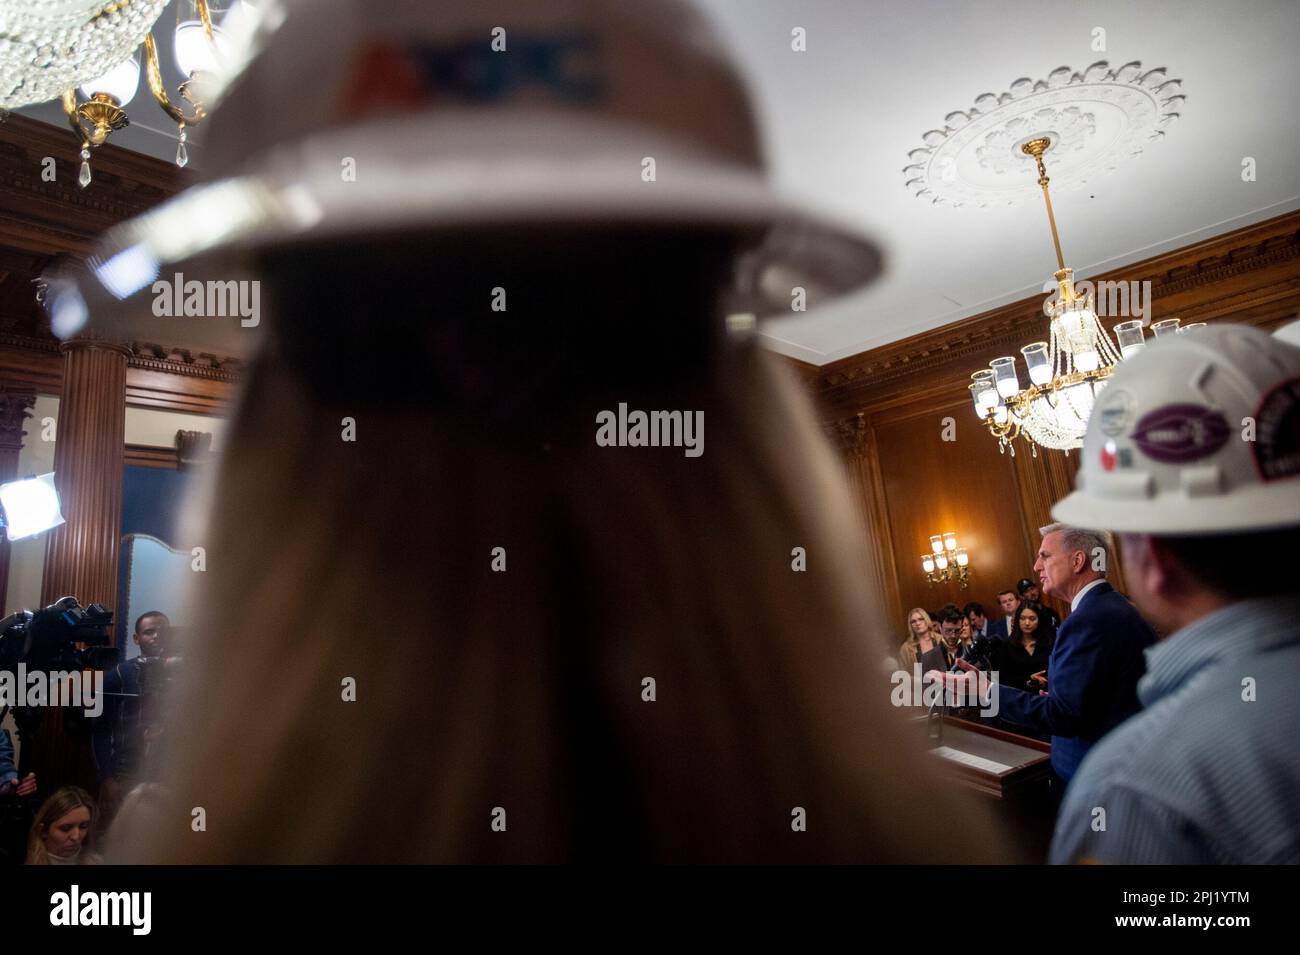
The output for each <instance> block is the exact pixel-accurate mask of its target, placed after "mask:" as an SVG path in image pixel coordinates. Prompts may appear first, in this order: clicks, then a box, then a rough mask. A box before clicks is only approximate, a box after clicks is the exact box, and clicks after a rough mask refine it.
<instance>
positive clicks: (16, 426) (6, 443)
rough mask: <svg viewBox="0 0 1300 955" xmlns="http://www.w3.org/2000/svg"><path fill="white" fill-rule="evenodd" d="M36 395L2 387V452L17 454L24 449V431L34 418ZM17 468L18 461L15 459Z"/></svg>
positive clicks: (0, 427) (0, 400)
mask: <svg viewBox="0 0 1300 955" xmlns="http://www.w3.org/2000/svg"><path fill="white" fill-rule="evenodd" d="M35 404H36V394H35V393H34V392H31V391H10V390H9V389H7V388H5V387H3V386H0V451H12V452H14V453H17V452H19V451H21V450H22V449H23V437H24V436H25V435H26V434H27V432H26V431H24V430H23V426H24V425H25V424H26V422H27V419H28V418H30V417H31V416H32V408H33V406H35ZM14 463H15V466H16V465H17V459H16V458H15V461H14Z"/></svg>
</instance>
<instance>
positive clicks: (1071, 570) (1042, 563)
mask: <svg viewBox="0 0 1300 955" xmlns="http://www.w3.org/2000/svg"><path fill="white" fill-rule="evenodd" d="M1042 534H1043V543H1042V545H1041V547H1040V548H1039V551H1038V560H1037V561H1036V562H1035V563H1034V571H1035V572H1036V573H1037V574H1038V578H1039V580H1041V581H1042V584H1043V592H1044V593H1046V594H1048V595H1049V596H1052V597H1056V598H1057V599H1059V600H1068V601H1070V615H1069V616H1068V617H1066V618H1065V622H1064V623H1062V624H1061V628H1060V630H1058V631H1057V634H1056V644H1055V646H1053V648H1052V655H1051V656H1050V657H1049V658H1048V661H1047V679H1048V690H1047V692H1046V693H1031V692H1028V691H1025V690H1019V689H1016V688H1014V687H1009V686H1000V685H998V684H994V685H993V687H992V693H991V697H992V698H991V699H990V701H989V705H992V706H996V707H997V711H996V712H997V714H998V716H1000V717H1001V718H1002V719H1003V720H1005V721H1007V722H1009V723H1013V724H1017V725H1019V726H1025V727H1029V728H1030V729H1033V730H1037V731H1038V732H1039V733H1050V734H1051V737H1052V768H1053V769H1054V770H1055V771H1056V774H1057V775H1058V776H1060V777H1061V779H1063V780H1064V781H1066V782H1069V781H1070V777H1072V776H1073V775H1074V771H1075V770H1076V769H1078V768H1079V763H1081V762H1082V761H1083V757H1084V755H1085V754H1086V753H1087V752H1088V750H1089V749H1090V748H1091V747H1092V745H1093V744H1094V743H1096V742H1097V741H1098V740H1099V739H1101V738H1102V737H1103V736H1105V735H1106V734H1107V733H1108V732H1110V730H1111V729H1113V728H1114V727H1115V726H1117V725H1118V724H1119V723H1122V722H1123V721H1124V720H1126V719H1128V718H1129V717H1130V716H1132V715H1133V714H1134V713H1136V712H1137V711H1138V709H1139V708H1140V707H1139V704H1138V698H1137V683H1138V680H1139V679H1140V678H1141V676H1142V674H1143V673H1144V672H1145V669H1146V664H1145V660H1144V658H1143V651H1144V650H1145V649H1146V648H1147V647H1149V646H1151V645H1152V644H1153V643H1155V639H1156V637H1155V634H1154V633H1153V632H1152V630H1151V628H1150V627H1149V626H1148V625H1147V623H1146V621H1144V620H1143V619H1142V617H1141V616H1140V615H1139V614H1138V612H1137V610H1136V609H1135V608H1134V607H1133V605H1132V604H1131V603H1129V602H1128V598H1126V597H1124V596H1123V595H1122V594H1120V593H1118V592H1117V591H1116V590H1115V589H1114V588H1113V587H1111V585H1110V584H1109V583H1108V582H1107V581H1106V572H1105V568H1106V560H1107V556H1108V547H1107V542H1106V539H1105V537H1103V536H1102V535H1101V534H1099V533H1097V532H1095V531H1086V530H1081V529H1079V528H1075V527H1069V526H1066V525H1063V524H1050V525H1048V526H1047V527H1044V528H1043V529H1042ZM968 678H969V677H968Z"/></svg>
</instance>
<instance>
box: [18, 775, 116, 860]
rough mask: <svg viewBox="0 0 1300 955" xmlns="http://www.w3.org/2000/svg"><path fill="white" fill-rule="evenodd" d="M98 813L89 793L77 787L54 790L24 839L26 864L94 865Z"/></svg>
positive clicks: (96, 858) (97, 858) (96, 857)
mask: <svg viewBox="0 0 1300 955" xmlns="http://www.w3.org/2000/svg"><path fill="white" fill-rule="evenodd" d="M98 818H99V811H98V810H97V808H96V807H95V800H93V799H92V798H91V797H90V793H88V792H86V791H85V790H84V789H81V788H80V787H77V786H64V787H62V788H61V789H57V790H55V791H54V793H53V794H52V795H51V796H50V798H49V799H47V800H45V802H44V804H43V805H42V806H41V808H40V809H39V810H38V811H37V813H36V819H35V820H34V821H33V822H32V830H31V834H30V835H29V836H28V837H27V864H28V865H94V864H96V863H98V862H99V861H100V860H99V856H98V855H97V854H96V853H95V852H94V851H93V848H92V846H93V840H94V835H95V823H96V822H97V821H98Z"/></svg>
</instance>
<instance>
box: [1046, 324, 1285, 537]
mask: <svg viewBox="0 0 1300 955" xmlns="http://www.w3.org/2000/svg"><path fill="white" fill-rule="evenodd" d="M1082 455H1083V459H1082V462H1081V464H1080V466H1079V473H1078V478H1077V490H1075V491H1074V492H1073V493H1072V494H1069V495H1067V496H1066V497H1064V498H1062V499H1061V500H1060V501H1058V502H1057V504H1056V506H1055V507H1054V508H1052V517H1054V518H1055V519H1056V520H1058V521H1064V522H1065V523H1068V524H1073V525H1076V526H1079V527H1088V528H1093V529H1096V530H1111V531H1120V532H1132V533H1150V534H1164V535H1180V534H1183V535H1187V534H1206V535H1211V534H1220V533H1233V532H1238V531H1242V532H1244V531H1255V530H1259V531H1263V530H1270V529H1279V528H1284V527H1287V526H1290V525H1300V348H1296V347H1294V346H1292V345H1288V344H1286V343H1285V342H1282V341H1279V340H1278V339H1276V338H1274V337H1272V336H1270V335H1268V334H1266V333H1265V332H1262V331H1260V330H1259V329H1256V328H1251V327H1248V326H1244V325H1231V324H1216V325H1210V326H1208V327H1206V328H1203V329H1198V330H1196V331H1193V332H1188V333H1187V334H1184V335H1177V336H1172V337H1164V338H1158V339H1154V340H1153V341H1151V342H1149V343H1148V345H1147V347H1146V348H1145V349H1143V350H1142V351H1141V352H1139V353H1138V354H1136V355H1134V356H1133V357H1132V358H1130V359H1127V360H1126V361H1124V362H1123V363H1122V364H1121V365H1120V367H1119V368H1118V369H1117V370H1116V371H1115V374H1114V375H1113V376H1112V377H1111V379H1110V381H1109V383H1108V384H1107V385H1106V387H1105V389H1104V390H1103V391H1102V392H1101V394H1100V395H1099V396H1098V398H1097V401H1096V404H1095V405H1094V407H1093V411H1092V416H1091V417H1090V418H1089V419H1088V432H1087V435H1086V437H1085V438H1084V442H1083V451H1082Z"/></svg>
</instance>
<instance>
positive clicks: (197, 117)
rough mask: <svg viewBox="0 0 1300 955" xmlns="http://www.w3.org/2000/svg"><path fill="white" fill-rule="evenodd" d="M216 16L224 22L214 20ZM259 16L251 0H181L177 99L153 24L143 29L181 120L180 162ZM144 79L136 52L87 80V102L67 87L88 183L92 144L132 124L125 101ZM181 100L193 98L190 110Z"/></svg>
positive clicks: (153, 88) (170, 107)
mask: <svg viewBox="0 0 1300 955" xmlns="http://www.w3.org/2000/svg"><path fill="white" fill-rule="evenodd" d="M128 2H130V0H128ZM116 6H118V7H122V6H125V4H123V3H119V4H117V5H116ZM156 15H157V11H155V16H156ZM214 18H216V19H217V20H218V22H219V25H217V24H216V23H214ZM259 19H260V17H259V11H258V8H257V7H256V6H254V5H253V4H250V3H248V2H247V0H233V2H231V0H181V2H180V3H178V4H177V9H176V21H177V22H176V29H175V33H174V35H173V36H174V42H173V48H174V52H175V56H176V66H177V68H178V69H179V70H180V72H181V74H182V75H183V76H185V77H186V79H185V81H184V82H183V83H181V84H180V86H179V87H178V88H177V90H176V93H177V94H178V100H177V101H176V102H173V100H172V97H171V96H170V95H169V94H168V92H167V88H166V84H165V83H164V82H163V76H162V66H161V64H160V63H159V61H158V47H157V45H156V44H155V42H154V38H153V34H152V33H151V32H148V28H149V26H151V25H152V24H145V27H144V29H143V31H142V35H143V37H144V65H145V74H146V77H147V78H148V82H149V91H150V92H151V93H152V94H153V97H154V99H155V100H156V101H157V103H158V105H159V106H160V107H161V108H162V110H163V112H164V113H166V114H167V116H168V117H169V118H170V119H171V120H172V121H173V122H174V123H176V126H177V137H176V139H177V144H176V165H178V166H185V165H186V164H188V163H189V150H188V148H187V147H186V140H187V139H188V134H187V133H186V127H187V126H197V125H198V124H199V123H201V122H202V121H203V119H204V117H205V116H206V115H207V107H208V105H210V103H211V102H212V101H214V100H215V98H216V95H217V92H218V90H219V88H220V82H221V79H222V77H223V75H227V74H230V73H232V72H234V71H235V67H237V66H238V65H240V57H241V55H243V56H246V55H247V52H248V51H247V45H248V44H250V43H251V38H252V34H253V32H254V31H255V30H256V28H257V26H258V22H259ZM138 42H139V39H138V36H137V40H136V43H138ZM132 46H134V44H132ZM127 52H128V53H129V52H130V48H128V51H127ZM139 82H140V60H139V58H137V57H135V56H134V55H133V56H131V57H129V58H128V59H126V60H124V61H123V62H122V63H120V64H119V65H118V66H117V67H115V68H113V69H112V70H110V71H109V72H108V73H105V74H104V75H103V76H100V77H99V78H97V79H94V80H91V81H89V82H87V83H83V84H82V86H81V93H82V94H83V95H84V96H85V97H86V99H85V101H84V102H80V101H79V100H78V97H77V91H76V90H75V89H72V88H70V89H67V90H65V91H64V92H63V110H64V112H65V113H66V114H67V117H68V122H69V124H70V125H71V126H72V129H73V130H74V131H75V132H76V133H77V134H78V136H80V137H81V173H80V176H79V177H78V180H77V181H78V182H79V183H80V185H81V187H82V188H83V189H84V188H85V187H86V186H88V185H90V181H91V171H90V156H91V150H92V149H94V148H95V147H98V146H101V145H103V143H104V142H105V141H106V140H107V139H108V137H109V136H110V135H111V134H112V133H113V131H114V130H118V129H121V128H123V127H124V126H127V125H129V124H130V120H129V119H128V117H127V114H126V110H125V108H124V107H125V106H126V104H127V103H128V102H129V101H130V99H131V98H132V97H133V96H134V95H135V91H136V87H137V86H139ZM181 101H183V103H187V104H189V109H188V111H187V110H186V107H185V106H184V105H183V103H182V102H181Z"/></svg>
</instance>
